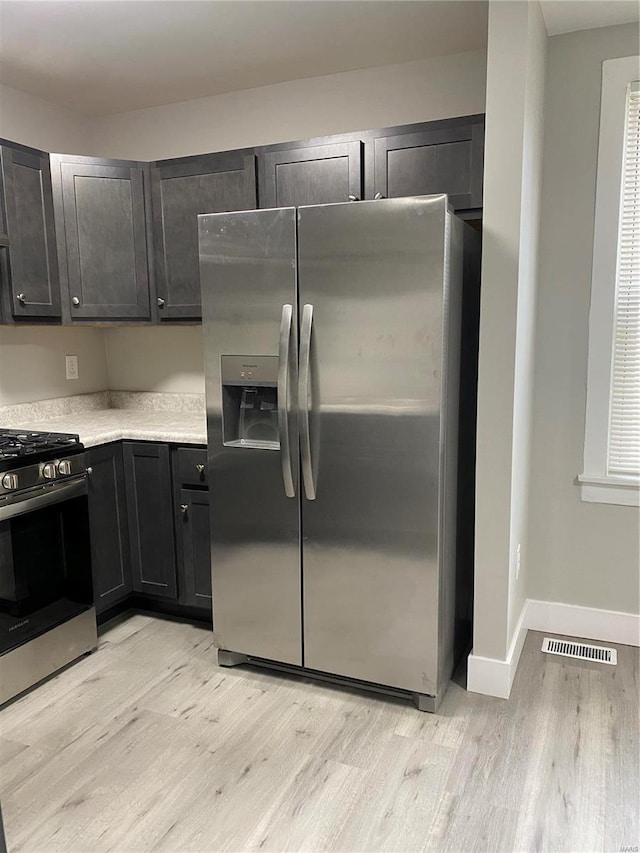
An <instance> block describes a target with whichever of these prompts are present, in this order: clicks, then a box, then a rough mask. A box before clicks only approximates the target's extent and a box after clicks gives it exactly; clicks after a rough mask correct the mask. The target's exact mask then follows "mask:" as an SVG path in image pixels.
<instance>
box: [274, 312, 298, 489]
mask: <svg viewBox="0 0 640 853" xmlns="http://www.w3.org/2000/svg"><path fill="white" fill-rule="evenodd" d="M292 317H293V306H291V305H283V306H282V319H281V321H280V343H279V346H278V432H279V433H280V460H281V462H282V481H283V483H284V493H285V495H286V496H287V497H288V498H294V497H295V496H296V490H295V486H294V484H293V473H292V469H291V444H290V441H289V350H290V348H291V321H292Z"/></svg>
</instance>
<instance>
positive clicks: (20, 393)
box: [0, 326, 109, 406]
mask: <svg viewBox="0 0 640 853" xmlns="http://www.w3.org/2000/svg"><path fill="white" fill-rule="evenodd" d="M65 355H77V356H78V359H79V362H78V366H79V378H78V379H77V380H76V379H74V380H69V379H66V378H65V360H64V357H65ZM108 387H109V386H108V384H107V358H106V352H105V347H104V338H103V335H102V331H101V330H100V329H89V328H74V329H69V328H66V327H64V328H63V327H61V326H58V327H56V326H42V327H39V328H37V329H36V328H34V327H33V326H25V327H17V328H16V327H14V326H0V406H8V405H13V404H14V403H27V402H32V401H33V400H48V399H52V398H54V397H68V396H70V395H73V394H85V393H88V392H90V391H104V390H105V389H107V388H108Z"/></svg>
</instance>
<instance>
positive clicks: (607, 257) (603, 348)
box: [578, 56, 640, 506]
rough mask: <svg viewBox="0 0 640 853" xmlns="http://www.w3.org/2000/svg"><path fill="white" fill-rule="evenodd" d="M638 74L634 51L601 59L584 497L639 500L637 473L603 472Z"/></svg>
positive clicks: (639, 59) (629, 502) (627, 502)
mask: <svg viewBox="0 0 640 853" xmlns="http://www.w3.org/2000/svg"><path fill="white" fill-rule="evenodd" d="M638 79H640V57H638V56H625V57H623V58H621V59H608V60H606V61H605V62H603V63H602V103H601V108H600V138H599V144H598V171H597V178H596V206H595V222H594V234H593V272H592V278H591V306H590V309H589V356H588V366H587V410H586V428H585V442H584V473H582V474H580V475H579V477H578V482H579V483H580V486H581V497H582V500H584V501H589V502H597V503H608V504H622V505H625V506H640V477H623V476H619V477H618V476H616V477H611V476H608V474H607V452H608V439H609V402H610V394H611V369H612V358H613V332H614V311H615V288H613V287H611V282H612V281H615V280H616V264H617V250H618V227H619V219H620V192H621V187H622V158H623V153H624V152H623V145H622V144H621V140H622V139H624V124H625V113H626V103H627V88H628V85H629V83H630V82H632V81H634V80H638Z"/></svg>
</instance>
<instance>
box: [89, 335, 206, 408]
mask: <svg viewBox="0 0 640 853" xmlns="http://www.w3.org/2000/svg"><path fill="white" fill-rule="evenodd" d="M105 343H106V351H107V364H108V374H109V388H110V389H112V390H114V391H174V392H176V391H177V392H181V393H189V394H204V371H203V349H202V328H201V327H200V326H183V327H178V328H174V329H167V328H163V327H157V326H153V327H144V326H138V327H136V328H134V329H131V328H123V327H121V326H120V327H118V328H114V329H106V330H105Z"/></svg>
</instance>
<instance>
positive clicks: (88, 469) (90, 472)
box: [85, 465, 93, 477]
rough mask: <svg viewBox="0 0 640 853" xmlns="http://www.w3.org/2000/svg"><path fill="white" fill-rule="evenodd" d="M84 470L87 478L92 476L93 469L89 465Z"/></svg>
mask: <svg viewBox="0 0 640 853" xmlns="http://www.w3.org/2000/svg"><path fill="white" fill-rule="evenodd" d="M85 470H86V472H87V475H88V476H89V477H90V476H91V475H92V474H93V468H92V467H91V465H89V467H88V468H86V469H85Z"/></svg>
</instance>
